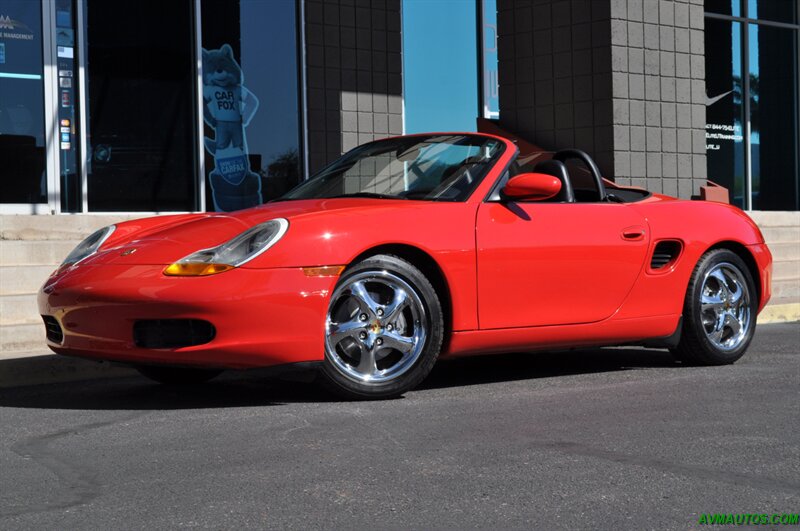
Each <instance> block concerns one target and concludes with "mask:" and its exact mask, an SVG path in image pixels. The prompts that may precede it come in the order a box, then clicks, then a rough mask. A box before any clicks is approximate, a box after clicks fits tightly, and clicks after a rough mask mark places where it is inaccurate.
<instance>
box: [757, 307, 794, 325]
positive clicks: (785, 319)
mask: <svg viewBox="0 0 800 531" xmlns="http://www.w3.org/2000/svg"><path fill="white" fill-rule="evenodd" d="M794 321H800V302H792V303H789V304H773V305H767V307H766V308H764V309H763V310H762V311H761V313H760V314H758V323H759V324H772V323H791V322H794Z"/></svg>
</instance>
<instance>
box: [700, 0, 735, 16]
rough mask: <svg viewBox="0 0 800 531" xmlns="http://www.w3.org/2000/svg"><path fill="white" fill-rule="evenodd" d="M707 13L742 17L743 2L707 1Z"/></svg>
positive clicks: (730, 0)
mask: <svg viewBox="0 0 800 531" xmlns="http://www.w3.org/2000/svg"><path fill="white" fill-rule="evenodd" d="M705 3H706V11H707V12H709V13H718V14H720V15H732V16H734V17H741V16H742V0H706V2H705Z"/></svg>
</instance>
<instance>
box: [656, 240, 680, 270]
mask: <svg viewBox="0 0 800 531" xmlns="http://www.w3.org/2000/svg"><path fill="white" fill-rule="evenodd" d="M679 254H681V244H680V242H677V241H672V240H670V241H663V242H658V243H657V244H656V248H655V250H654V251H653V258H651V259H650V269H653V270H656V271H657V270H659V269H663V268H665V267H666V266H667V265H669V264H671V263H672V262H673V261H674V260H675V259H676V258H677V257H678V255H679Z"/></svg>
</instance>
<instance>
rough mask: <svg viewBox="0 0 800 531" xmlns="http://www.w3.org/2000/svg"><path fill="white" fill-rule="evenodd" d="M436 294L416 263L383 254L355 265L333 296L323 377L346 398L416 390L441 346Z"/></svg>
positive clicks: (370, 396) (378, 395)
mask: <svg viewBox="0 0 800 531" xmlns="http://www.w3.org/2000/svg"><path fill="white" fill-rule="evenodd" d="M442 329H443V323H442V312H441V306H440V304H439V299H438V296H437V294H436V291H435V290H434V289H433V287H432V286H431V284H430V282H429V281H428V279H427V278H426V277H425V276H424V275H423V274H422V272H420V271H419V270H418V269H417V268H416V267H414V266H413V265H412V264H410V263H408V262H406V261H405V260H402V259H400V258H398V257H396V256H389V255H378V256H373V257H370V258H368V259H366V260H364V261H362V262H360V263H358V264H356V265H354V266H352V267H351V268H350V269H349V270H348V271H347V272H346V273H345V275H344V276H343V277H342V278H341V279H340V281H339V283H338V285H337V286H336V289H335V290H334V292H333V294H332V295H331V299H330V304H329V306H328V315H327V318H326V322H325V368H326V370H325V374H326V375H327V376H328V379H329V380H331V381H332V383H334V384H335V386H336V388H337V390H339V391H342V392H344V393H345V394H347V395H349V396H355V397H361V398H378V397H386V396H394V395H397V394H400V393H402V392H403V391H405V390H407V389H410V388H412V387H414V386H415V385H417V384H418V383H419V382H420V381H421V380H422V378H424V377H425V376H426V375H427V373H428V372H429V371H430V368H431V367H432V366H433V362H434V361H435V360H436V357H437V356H438V353H439V349H440V348H441V342H442Z"/></svg>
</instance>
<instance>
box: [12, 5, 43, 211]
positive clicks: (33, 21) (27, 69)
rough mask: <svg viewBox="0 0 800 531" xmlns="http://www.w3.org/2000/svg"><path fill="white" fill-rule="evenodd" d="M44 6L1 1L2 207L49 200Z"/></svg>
mask: <svg viewBox="0 0 800 531" xmlns="http://www.w3.org/2000/svg"><path fill="white" fill-rule="evenodd" d="M43 65H44V60H43V56H42V4H41V2H31V1H29V0H0V161H1V162H0V203H21V204H26V203H27V204H36V203H46V202H47V193H48V189H47V172H46V167H45V166H46V164H45V146H46V141H45V127H44V124H45V122H44V81H43V75H44V71H43V70H44V68H43Z"/></svg>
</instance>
